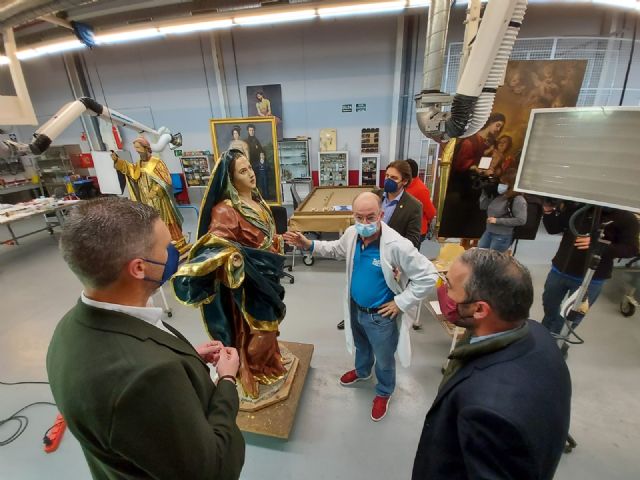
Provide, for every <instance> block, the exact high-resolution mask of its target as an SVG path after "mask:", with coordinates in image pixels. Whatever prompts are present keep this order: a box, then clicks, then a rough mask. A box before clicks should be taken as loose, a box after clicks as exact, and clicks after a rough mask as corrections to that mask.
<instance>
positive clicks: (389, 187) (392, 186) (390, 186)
mask: <svg viewBox="0 0 640 480" xmlns="http://www.w3.org/2000/svg"><path fill="white" fill-rule="evenodd" d="M384 191H385V192H387V193H395V192H397V191H398V184H397V183H396V182H395V180H391V179H390V178H387V179H386V180H385V181H384Z"/></svg>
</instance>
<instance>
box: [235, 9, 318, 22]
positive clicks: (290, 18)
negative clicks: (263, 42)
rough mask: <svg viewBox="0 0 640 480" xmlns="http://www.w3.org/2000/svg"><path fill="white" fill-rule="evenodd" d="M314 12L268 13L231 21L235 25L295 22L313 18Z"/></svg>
mask: <svg viewBox="0 0 640 480" xmlns="http://www.w3.org/2000/svg"><path fill="white" fill-rule="evenodd" d="M315 16H316V11H315V10H313V9H309V10H298V11H295V12H283V13H268V14H266V15H252V16H247V17H235V18H234V19H233V21H234V22H235V23H236V24H237V25H265V24H270V23H284V22H296V21H300V20H311V19H312V18H315Z"/></svg>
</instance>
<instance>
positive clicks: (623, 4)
mask: <svg viewBox="0 0 640 480" xmlns="http://www.w3.org/2000/svg"><path fill="white" fill-rule="evenodd" d="M591 2H592V3H595V4H599V5H608V6H610V7H620V8H629V9H632V10H638V11H640V2H639V1H638V0H591Z"/></svg>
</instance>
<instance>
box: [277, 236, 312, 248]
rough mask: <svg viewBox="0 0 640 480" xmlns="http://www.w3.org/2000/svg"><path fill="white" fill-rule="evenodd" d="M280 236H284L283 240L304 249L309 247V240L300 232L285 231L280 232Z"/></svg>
mask: <svg viewBox="0 0 640 480" xmlns="http://www.w3.org/2000/svg"><path fill="white" fill-rule="evenodd" d="M282 238H284V241H285V242H287V243H288V244H289V245H292V246H294V247H298V248H302V249H304V250H309V249H310V248H311V243H312V242H311V240H309V239H308V238H307V237H305V236H304V235H303V234H301V233H300V232H285V233H283V234H282Z"/></svg>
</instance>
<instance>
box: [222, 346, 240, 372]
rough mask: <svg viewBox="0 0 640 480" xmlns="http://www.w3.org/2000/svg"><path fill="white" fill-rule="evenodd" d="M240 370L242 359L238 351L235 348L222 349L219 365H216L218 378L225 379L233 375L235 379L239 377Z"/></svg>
mask: <svg viewBox="0 0 640 480" xmlns="http://www.w3.org/2000/svg"><path fill="white" fill-rule="evenodd" d="M239 368H240V358H239V357H238V351H237V350H236V349H235V348H233V347H222V349H221V350H220V357H219V358H218V363H217V364H216V371H217V372H218V376H220V377H224V376H225V375H231V376H233V377H235V376H237V375H238V369H239Z"/></svg>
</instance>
